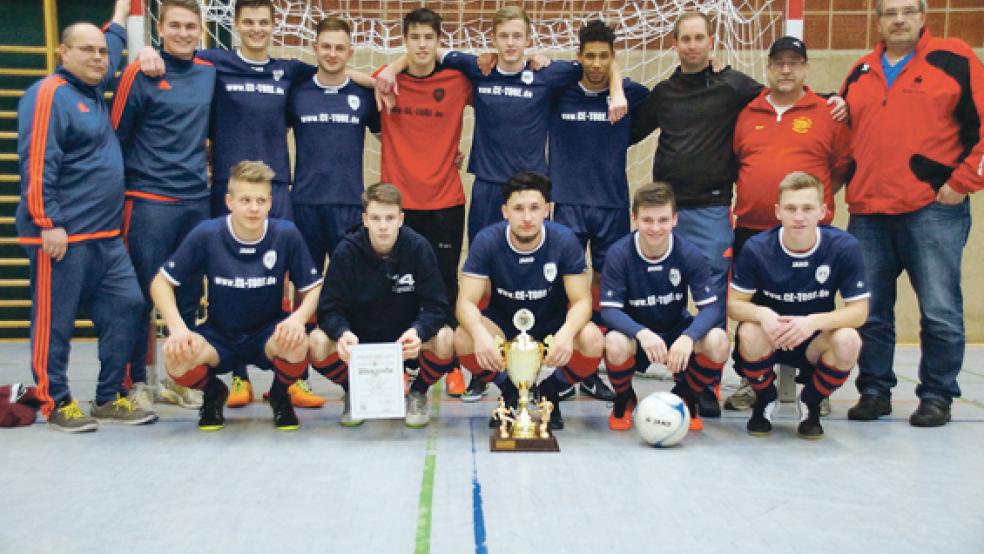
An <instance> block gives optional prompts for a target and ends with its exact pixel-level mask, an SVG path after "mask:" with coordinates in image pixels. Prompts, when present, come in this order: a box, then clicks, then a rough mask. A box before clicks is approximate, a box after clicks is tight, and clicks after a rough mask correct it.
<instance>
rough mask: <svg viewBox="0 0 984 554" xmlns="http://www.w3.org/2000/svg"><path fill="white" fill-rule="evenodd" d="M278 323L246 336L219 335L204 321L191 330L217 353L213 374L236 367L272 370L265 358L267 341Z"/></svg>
mask: <svg viewBox="0 0 984 554" xmlns="http://www.w3.org/2000/svg"><path fill="white" fill-rule="evenodd" d="M278 323H280V321H279V320H278V321H274V322H271V323H269V324H268V325H266V326H265V327H262V328H261V329H260V330H259V331H256V332H254V333H251V334H248V335H238V336H230V335H227V334H224V333H220V332H219V331H218V330H217V329H216V328H215V327H213V326H211V325H209V323H208V322H207V321H206V322H205V323H202V324H201V325H199V326H197V327H195V328H194V329H193V331H194V332H196V333H198V334H199V335H201V336H202V337H203V338H204V339H205V340H206V341H208V343H209V344H211V345H212V347H213V348H215V351H216V352H218V353H219V365H218V367H216V368H214V369H213V371H214V372H215V373H229V372H230V371H233V370H234V369H236V368H238V367H242V366H245V365H255V366H256V367H258V368H260V369H273V362H272V361H271V360H270V359H268V358H267V356H266V352H265V351H264V350H265V348H266V343H267V341H269V340H270V337H272V336H273V332H274V331H275V330H276V328H277V324H278Z"/></svg>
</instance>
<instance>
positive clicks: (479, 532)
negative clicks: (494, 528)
mask: <svg viewBox="0 0 984 554" xmlns="http://www.w3.org/2000/svg"><path fill="white" fill-rule="evenodd" d="M475 419H476V418H471V419H470V420H469V421H468V431H469V434H470V435H471V452H472V523H473V525H474V527H475V554H488V552H489V549H488V546H486V544H485V515H484V513H483V512H482V483H480V482H479V480H478V456H477V453H476V451H475Z"/></svg>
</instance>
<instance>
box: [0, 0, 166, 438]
mask: <svg viewBox="0 0 984 554" xmlns="http://www.w3.org/2000/svg"><path fill="white" fill-rule="evenodd" d="M128 13H129V2H128V1H126V0H118V1H117V2H116V10H115V13H114V16H113V21H112V23H110V24H108V25H107V26H106V28H105V35H104V33H103V32H100V30H99V29H98V28H97V27H95V26H93V25H91V24H88V23H78V24H74V25H71V26H69V27H68V28H67V29H65V31H64V34H63V35H62V44H61V45H60V46H59V47H58V49H59V54H60V57H61V60H62V65H61V66H59V67H58V68H57V69H56V70H55V72H54V73H52V74H51V75H49V76H47V77H45V78H44V79H42V80H40V81H39V82H37V83H35V84H34V85H32V86H31V87H30V88H28V89H27V91H26V92H25V94H24V97H23V98H22V99H21V101H20V103H19V104H18V106H17V126H18V134H17V151H18V155H19V159H20V181H21V200H20V204H19V205H18V207H17V217H16V225H17V235H18V237H19V239H18V240H19V242H20V244H21V245H23V246H24V248H25V250H26V251H27V256H28V260H29V265H30V280H31V301H32V305H31V354H32V357H31V369H32V371H33V373H34V378H35V380H36V382H37V384H38V398H39V399H40V400H41V401H42V411H43V413H44V414H45V416H47V418H48V423H49V424H51V425H52V427H53V428H56V429H60V430H64V431H69V432H80V431H94V430H95V429H96V428H97V427H98V421H97V419H103V420H106V419H113V420H117V421H123V422H126V423H147V422H149V421H152V420H153V419H154V416H153V414H148V413H145V412H140V411H138V410H134V409H133V406H132V405H130V403H129V402H128V401H127V400H126V398H125V397H124V396H122V395H123V394H125V392H126V391H125V390H124V389H123V388H122V386H121V381H122V376H123V368H124V365H125V364H126V359H127V349H128V347H129V345H130V344H132V342H133V337H134V335H133V329H134V327H135V325H136V314H137V312H138V310H139V306H140V304H141V298H140V291H139V289H138V287H137V281H136V277H135V275H134V272H133V266H132V265H131V264H130V260H129V258H128V257H127V254H126V250H125V249H124V247H123V241H122V239H121V238H120V223H121V213H122V210H123V159H122V157H121V155H120V146H119V142H118V141H117V140H116V136H115V134H114V133H113V128H112V126H111V125H110V121H109V109H108V107H107V106H106V103H105V102H104V100H103V93H104V92H105V90H106V88H107V86H108V85H109V84H110V82H111V81H112V80H113V76H114V74H115V70H116V67H117V66H118V65H119V62H120V59H121V56H122V51H123V47H124V46H125V43H126V31H125V29H123V27H122V26H121V25H122V24H123V23H124V22H125V21H126V17H127V15H128ZM81 305H86V306H87V307H88V309H89V314H90V316H91V317H92V320H93V321H94V323H95V326H96V329H97V331H98V333H99V361H100V365H101V368H100V372H99V382H98V384H97V386H96V397H95V403H94V404H93V416H95V417H89V416H87V415H85V414H84V413H82V411H81V409H80V408H79V405H78V403H77V402H76V401H75V400H74V399H73V398H72V394H71V391H70V390H69V385H68V377H67V366H68V356H69V348H70V340H71V338H72V333H73V330H74V323H75V317H76V315H77V313H78V310H79V307H80V306H81Z"/></svg>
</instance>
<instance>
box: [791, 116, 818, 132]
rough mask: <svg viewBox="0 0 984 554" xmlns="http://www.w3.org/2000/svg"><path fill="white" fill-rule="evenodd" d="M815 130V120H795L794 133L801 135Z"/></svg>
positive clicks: (807, 118) (802, 118) (803, 118)
mask: <svg viewBox="0 0 984 554" xmlns="http://www.w3.org/2000/svg"><path fill="white" fill-rule="evenodd" d="M812 128H813V120H812V119H810V118H809V117H797V118H796V119H794V120H793V132H795V133H799V134H801V135H803V134H806V133H808V132H810V129H812Z"/></svg>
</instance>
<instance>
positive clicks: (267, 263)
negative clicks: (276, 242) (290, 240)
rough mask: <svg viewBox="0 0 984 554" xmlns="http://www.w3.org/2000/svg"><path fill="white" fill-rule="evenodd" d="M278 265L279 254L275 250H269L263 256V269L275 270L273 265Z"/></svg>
mask: <svg viewBox="0 0 984 554" xmlns="http://www.w3.org/2000/svg"><path fill="white" fill-rule="evenodd" d="M276 263H277V252H276V251H275V250H267V253H266V254H264V255H263V267H265V268H267V269H273V265H274V264H276Z"/></svg>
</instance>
